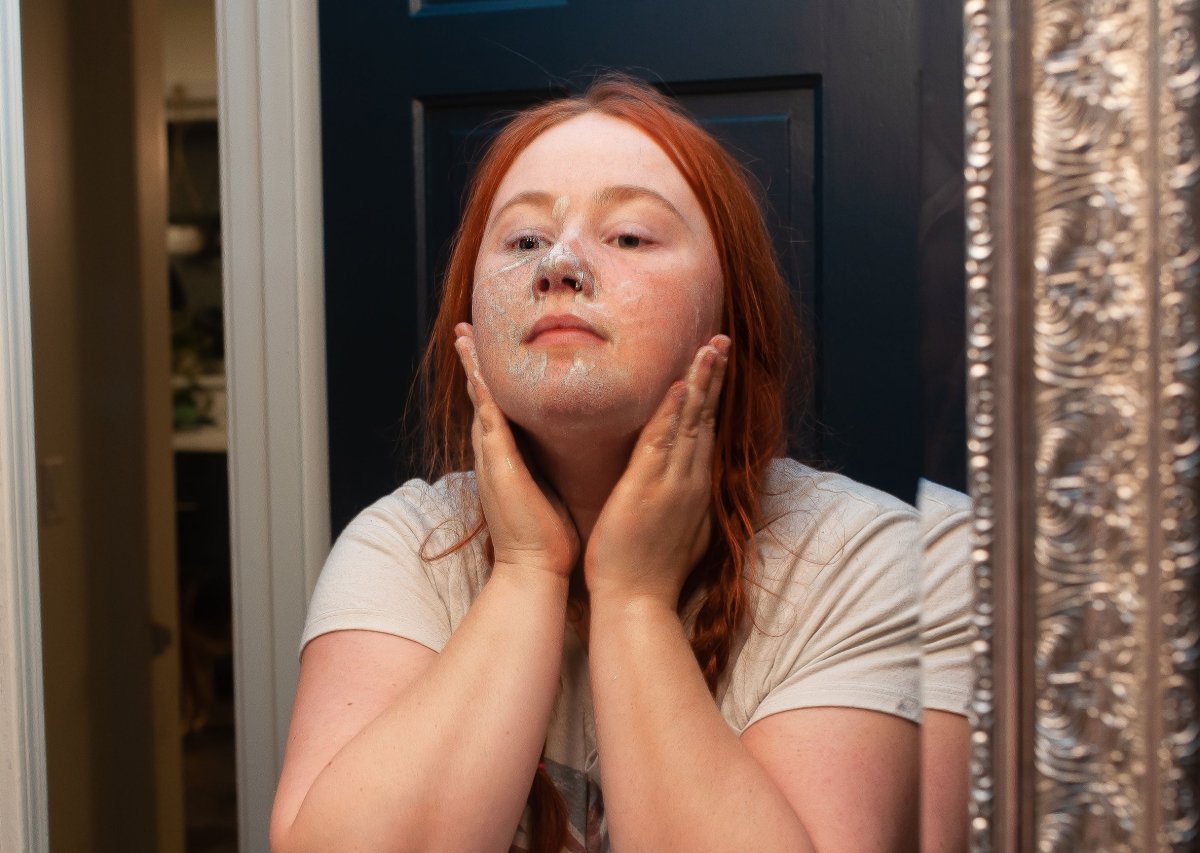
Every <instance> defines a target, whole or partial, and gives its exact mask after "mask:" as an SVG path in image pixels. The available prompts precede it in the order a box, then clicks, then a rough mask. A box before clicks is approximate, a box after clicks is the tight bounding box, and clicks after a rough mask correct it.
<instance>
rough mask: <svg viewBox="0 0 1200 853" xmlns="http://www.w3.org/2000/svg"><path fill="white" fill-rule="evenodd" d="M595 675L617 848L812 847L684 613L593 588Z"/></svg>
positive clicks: (605, 775)
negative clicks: (725, 709) (722, 695)
mask: <svg viewBox="0 0 1200 853" xmlns="http://www.w3.org/2000/svg"><path fill="white" fill-rule="evenodd" d="M591 607H592V612H591V627H590V651H589V655H590V661H589V665H590V673H591V683H592V696H593V702H594V705H595V715H596V735H597V742H598V747H599V753H600V768H601V775H602V782H603V787H604V801H605V810H606V813H607V817H608V824H609V828H610V832H611V834H612V839H613V847H614V849H618V850H632V851H637V850H689V851H691V850H713V849H717V850H730V851H735V850H763V851H773V850H779V851H785V850H786V851H804V850H811V849H812V845H811V844H810V842H809V838H808V835H807V834H806V833H805V831H804V828H803V826H802V825H801V824H800V821H799V819H798V818H797V817H796V814H795V812H794V811H793V809H792V808H791V806H790V804H789V803H788V801H787V799H786V798H785V797H784V795H783V793H782V792H781V791H780V790H779V789H778V788H777V787H776V786H775V784H774V782H773V781H772V780H771V778H770V777H769V776H768V775H767V773H766V771H764V770H763V768H762V767H761V766H760V765H759V764H758V762H757V761H756V760H755V759H754V757H753V756H752V755H751V754H750V753H749V752H748V751H747V750H746V748H745V747H744V746H743V745H742V742H741V740H740V739H739V738H738V737H737V735H736V734H734V732H733V730H732V729H730V727H729V725H728V724H727V723H726V722H725V720H724V718H723V717H722V716H721V713H720V711H719V710H718V708H717V707H716V704H715V703H714V702H713V699H712V696H711V695H710V694H709V692H708V688H707V686H706V684H705V682H704V678H703V675H702V674H701V672H700V668H699V666H698V665H697V664H696V660H695V657H694V655H693V654H692V650H691V646H690V644H689V642H688V639H687V636H686V634H685V632H684V629H683V626H682V624H681V623H680V621H679V618H678V616H676V614H675V613H674V611H673V610H671V609H670V608H668V607H666V606H664V605H661V604H659V603H657V602H653V603H652V602H651V601H650V600H648V599H644V600H641V601H637V602H634V603H625V602H616V601H612V602H610V601H605V600H604V599H603V598H599V599H598V598H596V597H593V599H592V602H591Z"/></svg>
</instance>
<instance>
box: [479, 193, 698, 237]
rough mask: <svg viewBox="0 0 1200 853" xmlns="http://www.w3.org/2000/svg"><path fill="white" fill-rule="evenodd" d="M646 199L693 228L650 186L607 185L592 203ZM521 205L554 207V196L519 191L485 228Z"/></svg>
mask: <svg viewBox="0 0 1200 853" xmlns="http://www.w3.org/2000/svg"><path fill="white" fill-rule="evenodd" d="M637 200H646V201H651V202H654V203H655V204H658V205H659V206H660V207H663V208H665V209H666V210H667V211H668V212H670V213H671V214H673V215H674V216H675V217H676V218H677V219H678V220H679V221H680V222H682V223H683V224H684V225H686V226H687V227H688V230H691V225H690V224H688V221H687V220H686V219H685V218H684V216H683V214H682V213H680V212H679V208H677V207H676V206H675V205H674V204H672V203H671V201H670V200H669V199H668V198H667V197H666V196H664V195H663V194H662V193H659V192H656V191H655V190H652V189H650V188H649V187H640V186H637V185H636V184H617V185H615V186H611V187H605V188H604V189H602V190H599V191H598V192H597V193H596V194H595V195H594V196H592V203H593V204H595V205H596V206H597V207H601V208H605V207H613V206H615V205H618V204H623V203H624V202H627V201H637ZM521 205H529V206H531V207H541V208H552V207H553V206H554V196H553V195H551V194H550V193H548V192H545V191H543V190H526V191H525V192H520V193H517V194H516V195H515V196H513V197H512V198H510V199H509V200H508V201H506V202H505V203H504V204H503V205H501V206H500V207H499V208H498V209H497V210H496V212H495V213H494V214H492V217H491V219H489V220H488V223H487V226H486V227H485V230H487V229H489V228H491V227H492V226H493V225H494V224H495V223H496V220H497V219H499V218H500V216H501V215H502V214H503V213H504V212H505V211H506V210H508V209H510V208H513V207H520V206H521Z"/></svg>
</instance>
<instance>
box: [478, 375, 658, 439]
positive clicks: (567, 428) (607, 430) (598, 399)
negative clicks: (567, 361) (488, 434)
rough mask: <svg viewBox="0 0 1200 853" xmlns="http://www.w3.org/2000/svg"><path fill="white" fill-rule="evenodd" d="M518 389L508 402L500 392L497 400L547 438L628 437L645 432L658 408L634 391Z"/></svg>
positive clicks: (515, 419) (522, 423)
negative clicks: (626, 393) (632, 393)
mask: <svg viewBox="0 0 1200 853" xmlns="http://www.w3.org/2000/svg"><path fill="white" fill-rule="evenodd" d="M514 391H515V392H516V393H514V394H513V395H512V399H509V400H508V401H507V405H506V401H505V400H502V399H501V398H500V396H497V397H496V402H497V404H499V406H500V408H501V410H502V411H503V412H504V413H505V414H506V415H507V416H508V418H509V420H511V421H512V422H513V423H515V424H516V425H517V426H519V427H521V429H523V430H524V431H525V432H527V433H529V434H530V435H531V436H532V437H534V438H536V439H538V440H539V441H544V442H554V441H555V440H557V439H561V438H562V437H564V436H570V437H572V438H573V439H579V438H583V437H587V438H590V439H592V440H599V441H604V440H615V441H624V440H627V439H629V438H630V437H634V436H636V435H637V434H638V433H639V432H641V429H642V427H643V426H645V425H646V422H647V421H648V420H650V416H651V415H653V414H654V409H655V408H656V406H654V405H647V403H646V402H645V401H643V400H640V399H638V398H636V397H634V396H632V395H614V394H612V393H607V394H605V393H596V389H594V388H572V387H570V386H557V387H553V388H545V387H540V388H539V387H533V388H523V389H514ZM505 396H508V395H505Z"/></svg>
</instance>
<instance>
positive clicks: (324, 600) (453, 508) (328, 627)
mask: <svg viewBox="0 0 1200 853" xmlns="http://www.w3.org/2000/svg"><path fill="white" fill-rule="evenodd" d="M477 507H478V502H477V500H476V499H475V484H474V478H473V477H472V476H470V475H464V474H455V475H451V476H448V477H443V478H442V479H440V480H438V481H437V482H435V483H427V482H425V481H423V480H410V481H408V482H407V483H405V484H404V485H403V486H401V487H400V488H398V489H396V491H394V492H392V493H391V494H389V495H386V496H384V497H382V498H380V499H379V500H377V501H376V502H375V503H373V504H371V505H370V506H369V507H367V508H366V509H364V510H363V511H362V512H360V513H359V514H358V515H357V516H356V517H355V518H354V520H353V521H351V522H350V523H349V524H348V525H347V526H346V529H345V530H343V531H342V533H341V535H340V536H338V539H337V542H335V543H334V546H333V550H332V551H331V552H330V554H329V557H328V559H326V561H325V566H324V568H323V569H322V570H321V575H320V577H319V578H318V579H317V585H316V588H315V589H314V590H313V595H312V598H311V599H310V601H309V607H308V617H307V619H306V622H305V629H304V635H303V637H302V639H301V644H302V645H303V644H304V643H307V642H308V641H309V640H311V639H313V638H314V637H317V636H319V635H321V634H324V633H328V632H331V631H337V630H349V629H356V630H369V631H377V632H382V633H388V634H395V635H397V636H400V637H405V638H407V639H410V640H415V641H416V642H418V643H421V644H422V645H425V646H428V647H429V648H431V649H434V650H435V651H437V650H439V649H441V647H442V646H443V645H445V642H446V641H447V639H448V638H449V636H450V632H451V631H452V630H453V628H454V626H456V625H457V623H458V621H460V620H461V618H462V616H463V614H464V613H465V612H466V609H467V607H468V606H469V605H470V601H471V600H472V598H473V597H474V595H475V594H476V593H477V590H478V588H479V587H480V586H481V585H482V572H483V560H482V559H481V555H480V549H479V547H478V537H474V538H473V537H471V535H470V534H471V533H473V532H474V531H475V530H476V529H477V526H478V524H477V519H478V509H477Z"/></svg>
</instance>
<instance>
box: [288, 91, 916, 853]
mask: <svg viewBox="0 0 1200 853" xmlns="http://www.w3.org/2000/svg"><path fill="white" fill-rule="evenodd" d="M793 324H794V321H793V312H792V309H791V306H790V303H789V299H788V295H787V289H786V284H785V282H784V281H783V278H782V276H781V274H780V272H779V268H778V264H777V263H776V261H775V258H774V256H773V254H772V250H771V245H770V240H769V237H768V235H767V232H766V229H765V227H764V225H763V221H762V216H761V214H760V213H759V210H758V207H757V205H756V202H755V199H754V195H753V193H752V192H751V190H750V189H749V185H748V183H747V181H746V179H745V178H744V176H743V174H742V172H741V170H740V169H739V167H738V166H737V165H736V164H735V163H734V162H733V160H732V159H731V158H730V157H729V156H728V155H727V154H726V153H725V152H724V151H723V150H722V149H721V147H720V146H719V145H718V144H717V143H716V142H715V141H714V140H713V139H712V138H711V137H709V136H708V135H707V134H706V133H705V132H704V131H702V130H701V129H700V128H699V127H698V126H697V125H696V124H694V123H693V122H692V121H691V120H689V119H688V118H686V117H685V116H684V115H682V113H680V112H679V111H678V110H677V109H676V108H675V107H674V106H673V105H672V103H671V102H669V101H668V100H667V99H665V98H663V97H662V96H660V95H658V94H656V93H655V92H654V91H653V90H651V89H648V88H646V87H644V86H642V85H640V84H637V83H634V82H631V81H628V80H624V79H606V80H603V81H601V82H599V83H597V84H595V85H594V86H593V87H592V88H591V89H590V90H589V91H588V92H587V93H586V94H585V95H583V96H582V97H580V98H574V99H566V100H561V101H555V102H552V103H549V104H545V105H542V106H539V107H535V108H533V109H531V110H529V111H527V112H525V113H523V114H521V115H519V116H518V117H517V118H516V119H515V120H514V121H512V122H511V123H510V124H509V125H508V126H507V127H506V128H505V129H504V130H503V131H502V132H501V133H500V135H499V137H498V138H497V140H496V142H495V143H494V145H493V146H492V148H491V150H490V152H489V154H488V156H487V158H486V159H485V160H484V162H483V163H482V165H481V166H480V168H479V170H478V173H477V175H476V178H475V182H474V185H473V188H472V192H471V194H470V197H469V199H468V202H467V207H466V213H465V215H464V218H463V222H462V226H461V229H460V231H459V234H458V236H457V239H456V243H455V246H454V251H453V253H452V257H451V260H450V264H449V268H448V272H447V275H446V281H445V285H444V294H443V301H442V305H441V310H440V313H439V315H438V319H437V323H436V326H435V329H434V332H433V337H432V341H431V344H430V348H429V351H428V353H427V357H426V363H425V370H426V377H427V380H428V394H427V397H428V406H429V412H430V427H429V435H430V437H431V440H432V443H433V446H432V448H431V450H430V459H431V460H432V462H433V465H432V469H433V470H432V472H431V476H430V478H429V482H426V481H419V480H414V481H411V482H409V483H406V484H405V485H404V486H402V487H401V488H400V489H398V490H397V491H396V492H395V493H393V494H392V495H389V496H388V497H385V498H384V499H382V500H381V501H379V502H378V503H376V504H375V505H374V506H372V507H370V508H369V509H367V510H366V511H364V512H363V513H362V514H361V515H360V516H359V517H358V518H357V519H356V520H355V521H354V522H353V523H352V524H351V525H350V526H349V527H348V528H347V529H346V531H345V532H344V533H343V534H342V535H341V537H340V538H339V540H338V542H337V544H336V545H335V547H334V550H333V552H332V554H331V555H330V558H329V561H328V563H327V565H326V568H325V570H324V572H323V573H322V576H321V580H320V583H319V584H318V587H317V590H316V593H315V594H314V598H313V601H312V603H311V605H310V612H309V619H308V624H307V627H306V630H305V635H304V646H303V654H302V659H301V660H302V663H301V676H300V685H299V690H298V693H297V697H296V703H295V709H294V713H293V720H292V727H291V732H290V734H289V739H288V748H287V757H286V761H285V764H284V769H283V775H282V778H281V780H280V784H279V789H278V793H277V796H276V803H275V811H274V815H273V818H272V827H271V834H272V845H273V847H274V849H276V850H278V851H293V850H295V851H300V850H322V851H325V850H369V851H392V850H419V851H434V850H436V851H449V850H462V851H480V850H508V849H510V847H511V848H514V849H520V850H538V851H558V850H560V849H566V850H607V849H610V846H611V848H612V849H616V850H620V851H629V850H654V851H660V850H688V851H699V850H730V851H751V850H753V851H771V850H780V851H803V850H814V849H816V850H853V851H862V850H900V849H910V848H914V847H915V835H916V824H917V810H916V801H915V800H916V790H917V763H918V758H917V756H918V728H917V726H916V724H915V721H916V720H917V718H918V714H919V676H918V651H917V646H916V628H917V593H916V590H917V588H918V577H917V573H918V570H919V569H918V562H919V555H918V554H917V550H916V548H917V541H916V540H917V534H916V515H915V512H914V510H912V508H911V507H908V506H907V505H905V504H903V503H901V502H899V501H896V500H894V499H892V498H890V497H888V496H886V495H884V494H882V493H880V492H877V491H874V490H872V489H870V488H867V487H865V486H862V485H860V484H857V483H854V482H852V481H850V480H848V479H846V478H844V477H840V476H837V475H833V474H827V473H820V472H817V471H815V470H813V469H811V468H808V467H806V466H803V465H801V464H799V463H797V462H794V461H791V460H786V459H780V458H777V457H779V456H780V455H781V454H782V453H783V452H784V448H785V446H786V443H785V413H784V409H785V402H786V400H787V397H788V395H789V394H791V393H793V391H792V389H791V388H790V387H789V384H788V383H789V381H790V372H791V370H790V368H791V367H792V365H793V364H794V354H795V350H794V348H793V347H792V343H793V340H794V331H793V328H794V326H793Z"/></svg>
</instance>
